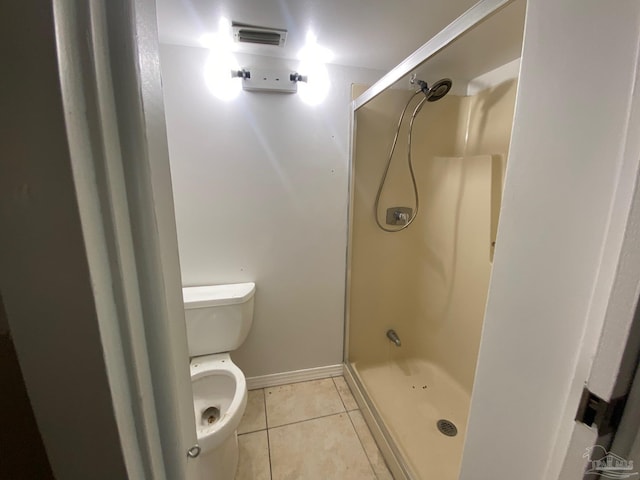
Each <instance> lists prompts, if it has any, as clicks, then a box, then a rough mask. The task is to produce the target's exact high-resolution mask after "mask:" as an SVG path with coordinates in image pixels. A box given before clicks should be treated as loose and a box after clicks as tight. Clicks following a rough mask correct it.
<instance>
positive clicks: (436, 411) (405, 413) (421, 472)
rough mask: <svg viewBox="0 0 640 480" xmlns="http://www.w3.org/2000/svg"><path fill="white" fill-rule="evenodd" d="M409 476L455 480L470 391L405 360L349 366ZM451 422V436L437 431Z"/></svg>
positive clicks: (422, 363)
mask: <svg viewBox="0 0 640 480" xmlns="http://www.w3.org/2000/svg"><path fill="white" fill-rule="evenodd" d="M351 366H352V368H353V370H354V371H355V374H356V376H357V377H358V378H359V380H360V383H361V384H362V385H363V386H364V387H365V390H366V392H367V395H368V396H369V400H370V403H372V404H373V406H374V408H375V409H376V410H377V412H378V415H379V416H380V417H381V418H382V420H383V422H384V425H385V427H386V429H387V430H388V432H389V434H390V436H391V438H392V440H393V442H394V443H395V445H396V447H397V449H398V450H399V451H400V453H401V455H402V456H403V457H404V462H405V463H406V464H407V466H408V467H409V470H410V473H411V475H412V476H413V477H414V478H415V479H416V480H429V479H436V478H437V479H438V480H456V479H457V478H458V475H459V470H460V460H461V458H462V448H463V446H464V436H465V432H466V429H467V417H468V413H469V402H470V397H469V393H468V392H467V391H466V390H464V388H462V386H460V384H458V383H457V382H456V381H455V380H454V379H453V378H452V377H451V376H450V375H448V374H447V373H446V372H445V371H444V370H443V369H442V368H440V367H438V366H437V365H435V364H433V363H430V362H428V361H426V360H423V359H417V358H409V359H401V360H394V361H387V362H384V363H376V364H362V363H358V364H357V363H352V364H351ZM441 419H446V420H449V421H451V422H453V423H454V424H455V426H456V427H457V430H458V433H457V435H456V436H453V437H450V436H446V435H444V434H443V433H441V432H440V431H439V430H438V426H437V424H438V420H441Z"/></svg>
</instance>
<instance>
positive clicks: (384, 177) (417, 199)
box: [373, 90, 427, 233]
mask: <svg viewBox="0 0 640 480" xmlns="http://www.w3.org/2000/svg"><path fill="white" fill-rule="evenodd" d="M420 93H422V90H416V91H415V93H414V94H413V95H411V97H410V98H409V101H408V102H407V104H406V105H405V106H404V108H403V109H402V113H401V114H400V118H399V119H398V127H397V128H396V134H395V136H394V137H393V143H392V144H391V151H390V152H389V158H387V166H386V167H385V169H384V174H383V175H382V179H381V180H380V186H379V187H378V193H377V194H376V201H375V205H374V207H373V208H374V216H375V219H376V223H377V224H378V227H380V229H381V230H384V231H385V232H391V233H395V232H401V231H402V230H404V229H405V228H408V227H409V225H411V224H412V223H413V221H414V220H415V219H416V216H417V215H418V209H419V208H420V194H419V193H418V185H417V184H416V176H415V173H414V171H413V159H412V158H411V133H412V131H413V121H414V120H415V118H416V115H418V113H419V112H420V110H421V109H422V106H423V105H424V102H426V101H427V97H426V96H425V97H424V98H422V100H420V102H419V103H418V105H417V106H416V108H414V110H413V113H412V114H411V119H410V120H409V133H408V135H407V163H408V165H409V174H410V176H411V184H412V186H413V196H414V198H415V203H416V208H415V210H414V211H413V215H411V218H409V220H408V221H407V223H405V224H404V225H402V226H401V227H400V228H387V227H386V226H384V225H383V224H382V223H380V218H379V217H378V206H379V203H380V196H381V195H382V190H383V189H384V184H385V182H386V180H387V175H388V173H389V167H390V166H391V159H392V158H393V152H394V151H395V149H396V145H397V143H398V135H400V127H401V126H402V120H404V115H405V113H406V112H407V109H408V108H409V105H410V104H411V101H412V100H413V99H414V97H415V96H416V95H418V94H420Z"/></svg>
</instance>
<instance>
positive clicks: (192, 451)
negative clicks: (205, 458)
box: [187, 443, 200, 458]
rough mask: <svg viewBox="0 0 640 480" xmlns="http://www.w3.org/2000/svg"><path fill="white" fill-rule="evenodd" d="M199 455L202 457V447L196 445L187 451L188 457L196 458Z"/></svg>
mask: <svg viewBox="0 0 640 480" xmlns="http://www.w3.org/2000/svg"><path fill="white" fill-rule="evenodd" d="M198 455H200V445H198V444H197V443H196V444H195V445H194V446H193V447H191V448H190V449H189V450H187V457H189V458H196V457H197V456H198Z"/></svg>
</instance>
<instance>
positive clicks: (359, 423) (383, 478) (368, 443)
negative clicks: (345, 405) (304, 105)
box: [349, 410, 393, 480]
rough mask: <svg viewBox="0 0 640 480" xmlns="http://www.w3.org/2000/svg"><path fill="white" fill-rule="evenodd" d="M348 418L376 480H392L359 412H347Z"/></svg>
mask: <svg viewBox="0 0 640 480" xmlns="http://www.w3.org/2000/svg"><path fill="white" fill-rule="evenodd" d="M349 416H350V417H351V421H352V422H353V426H354V427H355V429H356V433H357V434H358V437H360V442H361V443H362V446H363V447H364V451H365V453H366V454H367V457H369V462H371V466H372V467H373V471H374V472H375V474H376V478H377V479H378V480H393V476H392V475H391V472H390V471H389V469H388V468H387V464H386V463H385V461H384V458H383V457H382V453H380V450H379V449H378V445H376V441H375V440H374V439H373V435H372V434H371V431H370V430H369V427H368V426H367V424H366V423H365V421H364V418H363V417H362V413H360V410H354V411H352V412H349Z"/></svg>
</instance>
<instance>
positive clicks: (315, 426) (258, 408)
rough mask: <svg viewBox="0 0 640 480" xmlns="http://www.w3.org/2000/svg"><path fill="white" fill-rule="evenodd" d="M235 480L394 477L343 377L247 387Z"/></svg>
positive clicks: (357, 479) (342, 479)
mask: <svg viewBox="0 0 640 480" xmlns="http://www.w3.org/2000/svg"><path fill="white" fill-rule="evenodd" d="M238 443H239V445H240V460H239V465H238V473H237V475H236V480H298V479H300V480H316V479H317V480H368V479H371V480H376V479H377V480H393V477H392V476H391V474H390V473H389V470H388V469H387V467H386V465H385V463H384V460H383V458H382V455H381V454H380V451H379V450H378V447H377V445H376V443H375V441H374V440H373V436H372V435H371V432H370V431H369V429H368V427H367V425H366V424H365V422H364V419H363V418H362V414H361V413H360V410H358V405H357V404H356V402H355V400H354V399H353V396H352V395H351V392H350V391H349V387H348V386H347V384H346V382H345V380H344V378H343V377H334V378H326V379H322V380H312V381H309V382H300V383H292V384H289V385H282V386H279V387H273V388H264V389H259V390H252V391H250V392H249V400H248V402H247V409H246V411H245V414H244V417H243V418H242V422H241V423H240V426H239V427H238Z"/></svg>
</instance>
